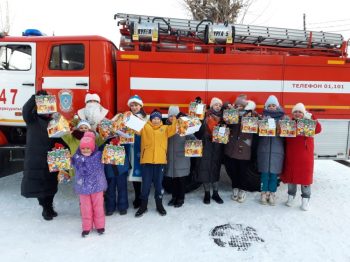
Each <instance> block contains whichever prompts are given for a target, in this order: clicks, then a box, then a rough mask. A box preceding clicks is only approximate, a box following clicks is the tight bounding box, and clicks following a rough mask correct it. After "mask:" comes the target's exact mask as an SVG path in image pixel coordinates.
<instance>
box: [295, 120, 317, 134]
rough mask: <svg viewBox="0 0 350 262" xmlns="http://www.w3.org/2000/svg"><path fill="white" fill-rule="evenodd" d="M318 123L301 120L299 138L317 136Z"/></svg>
mask: <svg viewBox="0 0 350 262" xmlns="http://www.w3.org/2000/svg"><path fill="white" fill-rule="evenodd" d="M315 129H316V121H315V120H312V119H305V118H304V119H299V120H298V121H297V136H306V137H313V136H315Z"/></svg>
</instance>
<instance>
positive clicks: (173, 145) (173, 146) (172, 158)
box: [165, 134, 191, 178]
mask: <svg viewBox="0 0 350 262" xmlns="http://www.w3.org/2000/svg"><path fill="white" fill-rule="evenodd" d="M187 138H188V137H187ZM185 141H186V137H185V136H179V135H178V134H176V135H174V136H173V137H170V138H169V139H168V153H167V160H168V164H167V168H166V172H165V175H166V176H168V177H172V178H174V177H184V176H188V174H189V173H190V167H191V158H189V157H185Z"/></svg>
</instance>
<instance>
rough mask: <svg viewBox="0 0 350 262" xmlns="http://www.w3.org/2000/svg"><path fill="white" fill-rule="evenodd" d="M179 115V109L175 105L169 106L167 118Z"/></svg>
mask: <svg viewBox="0 0 350 262" xmlns="http://www.w3.org/2000/svg"><path fill="white" fill-rule="evenodd" d="M178 113H180V109H179V107H178V106H176V105H171V106H169V110H168V116H177V114H178Z"/></svg>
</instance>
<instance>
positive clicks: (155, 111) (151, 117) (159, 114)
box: [149, 109, 162, 121]
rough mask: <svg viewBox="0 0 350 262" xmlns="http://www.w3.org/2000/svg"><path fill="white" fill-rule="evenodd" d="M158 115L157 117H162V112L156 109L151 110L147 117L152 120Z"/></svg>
mask: <svg viewBox="0 0 350 262" xmlns="http://www.w3.org/2000/svg"><path fill="white" fill-rule="evenodd" d="M156 117H158V118H159V119H162V113H161V112H159V111H158V110H156V109H155V110H153V112H152V113H151V115H150V117H149V119H150V120H151V121H152V119H154V118H156Z"/></svg>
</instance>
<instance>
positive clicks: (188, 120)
mask: <svg viewBox="0 0 350 262" xmlns="http://www.w3.org/2000/svg"><path fill="white" fill-rule="evenodd" d="M201 125H202V122H201V121H200V120H199V119H198V118H196V117H186V116H183V117H180V118H179V119H178V120H177V123H176V132H177V133H178V134H179V135H180V136H187V135H191V134H194V133H196V132H197V131H198V130H199V129H200V127H201Z"/></svg>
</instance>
